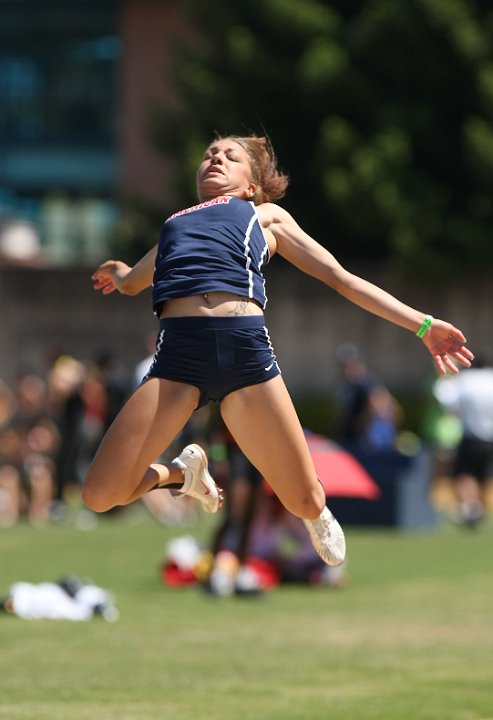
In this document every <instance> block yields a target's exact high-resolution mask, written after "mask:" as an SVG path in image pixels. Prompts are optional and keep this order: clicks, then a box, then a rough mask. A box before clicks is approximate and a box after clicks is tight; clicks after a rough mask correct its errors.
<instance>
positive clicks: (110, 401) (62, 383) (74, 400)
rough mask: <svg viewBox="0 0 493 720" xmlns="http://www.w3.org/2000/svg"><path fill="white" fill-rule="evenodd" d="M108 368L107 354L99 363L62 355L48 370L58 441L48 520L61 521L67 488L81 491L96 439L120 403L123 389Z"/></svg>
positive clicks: (64, 509) (123, 393)
mask: <svg viewBox="0 0 493 720" xmlns="http://www.w3.org/2000/svg"><path fill="white" fill-rule="evenodd" d="M112 368H113V365H112V363H111V358H110V357H109V356H106V355H102V356H101V357H100V358H99V361H98V364H97V363H92V362H81V361H79V360H76V359H75V358H73V357H70V356H66V355H62V356H60V357H59V358H57V359H56V360H55V362H54V364H53V367H52V368H51V370H50V373H49V378H48V384H49V397H50V407H51V410H52V412H53V415H54V417H55V418H56V421H57V424H58V428H59V432H60V437H61V443H60V448H59V452H58V454H57V457H56V465H57V483H56V492H55V497H54V503H53V506H52V517H53V519H61V517H63V515H64V514H65V512H66V509H67V508H66V492H67V490H68V489H69V488H70V487H72V488H76V489H77V492H79V491H80V488H81V486H82V478H83V477H84V475H85V473H86V470H87V468H88V466H89V464H90V462H91V460H92V458H93V457H94V454H95V452H96V449H97V447H98V445H99V443H100V441H101V438H102V436H103V434H104V432H105V431H106V429H107V428H108V426H109V425H110V423H111V421H112V420H113V418H114V417H115V415H116V414H117V412H118V410H119V408H120V407H121V403H122V402H123V400H124V396H125V394H126V390H125V388H124V387H123V385H122V383H121V382H120V381H119V380H118V381H117V380H116V379H115V376H113V374H112Z"/></svg>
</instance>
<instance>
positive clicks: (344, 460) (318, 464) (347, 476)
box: [305, 431, 380, 500]
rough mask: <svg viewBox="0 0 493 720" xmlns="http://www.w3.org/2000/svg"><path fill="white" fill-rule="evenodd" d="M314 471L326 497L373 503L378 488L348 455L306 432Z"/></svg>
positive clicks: (356, 461) (329, 441)
mask: <svg viewBox="0 0 493 720" xmlns="http://www.w3.org/2000/svg"><path fill="white" fill-rule="evenodd" d="M305 435H306V439H307V442H308V447H309V448H310V453H311V456H312V458H313V463H314V465H315V470H316V471H317V475H318V477H319V480H320V482H321V483H322V485H323V487H324V490H325V492H326V493H327V495H328V497H329V498H330V497H331V496H332V497H336V496H337V497H354V498H363V499H366V500H376V499H377V498H378V497H379V496H380V488H379V487H378V485H377V484H376V482H375V481H374V480H373V478H372V477H371V476H370V475H369V474H368V473H367V471H366V470H365V468H364V467H363V466H362V465H361V463H359V462H358V460H356V458H355V457H353V456H352V455H351V453H349V452H347V451H346V450H343V449H342V448H341V447H340V446H339V445H337V443H334V442H332V441H331V440H329V439H328V438H326V437H324V436H323V435H317V434H316V433H312V432H309V431H305Z"/></svg>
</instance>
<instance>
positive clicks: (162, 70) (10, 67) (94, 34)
mask: <svg viewBox="0 0 493 720" xmlns="http://www.w3.org/2000/svg"><path fill="white" fill-rule="evenodd" d="M179 27H180V20H179V12H178V3H177V2H174V1H172V2H170V1H167V0H162V1H158V0H141V1H139V0H98V1H97V2H94V1H93V0H43V2H39V1H38V0H0V253H1V254H2V255H3V257H4V261H7V262H9V263H11V264H12V263H14V264H22V263H26V262H27V263H28V262H30V261H34V260H40V259H42V261H43V263H44V264H47V265H48V266H55V267H57V266H59V267H60V266H61V267H70V266H73V265H77V264H83V265H87V266H91V265H94V264H95V263H96V262H98V261H99V260H100V259H101V258H104V257H105V256H106V253H107V251H108V248H109V244H110V238H111V235H112V233H113V232H114V229H115V226H116V223H117V221H118V217H119V211H120V208H121V205H122V203H123V202H124V201H125V198H126V197H127V196H130V195H131V196H142V197H143V198H145V199H146V200H148V201H149V200H150V201H151V202H154V203H158V202H159V198H160V197H162V193H163V192H164V189H165V186H166V164H165V160H164V158H162V157H159V156H158V155H157V154H156V152H155V150H153V148H152V147H150V145H149V143H148V141H147V140H146V126H147V123H148V117H149V114H150V113H151V112H152V109H153V107H154V105H155V104H156V103H158V104H161V105H162V103H165V102H166V100H167V97H168V95H169V90H168V88H167V71H168V61H169V60H168V55H169V54H168V43H167V38H169V37H170V36H176V33H177V32H178V31H179ZM40 249H41V253H39V250H40ZM39 256H41V258H40V257H39Z"/></svg>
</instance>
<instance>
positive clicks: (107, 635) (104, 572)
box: [0, 512, 493, 720]
mask: <svg viewBox="0 0 493 720" xmlns="http://www.w3.org/2000/svg"><path fill="white" fill-rule="evenodd" d="M212 521H213V519H212V518H207V521H206V519H205V517H204V519H203V520H202V521H201V523H200V524H199V526H198V527H197V528H193V532H194V533H195V534H196V535H197V536H199V537H202V538H204V537H207V536H208V533H209V530H210V523H211V522H212ZM207 522H208V523H209V525H207ZM183 532H185V533H189V532H190V529H186V530H185V531H182V533H183ZM173 534H177V531H176V530H174V531H173V530H170V529H166V528H163V527H162V526H160V525H158V524H157V523H156V522H155V521H153V520H151V519H150V518H148V517H147V516H146V515H143V514H140V513H133V512H130V513H128V514H127V515H124V516H122V517H113V518H111V517H110V518H106V519H103V520H101V521H100V522H99V523H98V524H97V526H96V528H95V529H94V530H92V531H91V532H84V531H82V530H78V529H77V528H76V527H74V526H51V527H48V528H46V529H43V530H40V529H34V528H31V527H30V526H28V525H26V524H21V525H19V526H17V527H15V528H13V529H9V530H2V531H0V545H1V560H0V562H1V565H0V593H3V592H5V591H6V590H7V589H8V586H9V585H10V584H11V583H12V582H15V581H18V580H27V581H31V582H40V581H45V580H55V579H57V578H58V577H59V576H61V575H62V574H64V573H67V572H70V571H71V572H75V573H77V574H78V575H80V576H90V577H91V578H92V579H93V580H94V582H96V583H97V584H99V585H101V586H103V587H105V588H107V589H110V590H111V591H112V592H113V593H114V594H115V597H116V602H117V606H118V608H119V610H120V613H121V617H120V620H119V621H118V622H117V623H114V624H110V623H105V622H104V621H103V620H93V621H91V622H89V623H70V622H60V621H51V622H50V621H37V622H30V621H24V620H21V619H19V618H16V617H13V616H8V615H1V616H0V651H1V652H0V690H1V692H0V718H2V720H4V719H5V720H147V719H154V718H166V719H167V718H170V719H173V720H259V719H262V720H263V719H265V720H328V719H329V718H330V719H333V720H480V719H481V720H487V719H489V720H491V719H493V572H492V571H493V559H492V541H493V528H492V527H491V526H489V527H486V528H484V529H482V530H480V531H478V532H467V531H466V532H465V531H461V530H460V529H458V528H455V527H452V526H450V525H444V526H443V527H442V528H441V529H440V530H439V531H437V532H433V533H429V534H416V535H415V534H402V533H399V532H395V531H392V530H387V531H384V530H362V529H354V530H351V529H350V530H349V531H348V545H349V558H350V563H349V575H350V580H349V584H348V586H347V587H346V588H344V589H338V590H324V589H310V588H303V587H297V588H293V587H283V588H281V589H279V590H277V591H275V592H273V593H271V594H269V595H268V596H267V597H264V598H261V599H241V598H228V599H220V600H217V599H212V598H209V597H207V596H205V595H203V594H202V593H201V592H200V591H199V590H198V589H197V588H187V589H182V590H173V589H169V588H166V587H164V586H163V584H162V583H161V580H160V577H159V565H160V562H161V560H162V558H163V554H164V547H165V543H166V541H167V539H168V538H169V537H171V536H172V535H173Z"/></svg>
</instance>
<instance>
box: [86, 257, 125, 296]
mask: <svg viewBox="0 0 493 720" xmlns="http://www.w3.org/2000/svg"><path fill="white" fill-rule="evenodd" d="M131 269H132V268H131V267H129V265H126V264H125V263H124V262H121V260H106V262H104V263H101V265H100V266H99V267H98V269H97V270H96V271H95V272H94V273H93V274H92V276H91V279H92V280H93V282H94V289H95V290H101V292H102V293H103V295H109V294H110V293H112V292H114V291H115V290H118V292H121V293H125V288H124V281H125V278H126V277H127V275H128V274H129V272H130V271H131Z"/></svg>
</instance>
